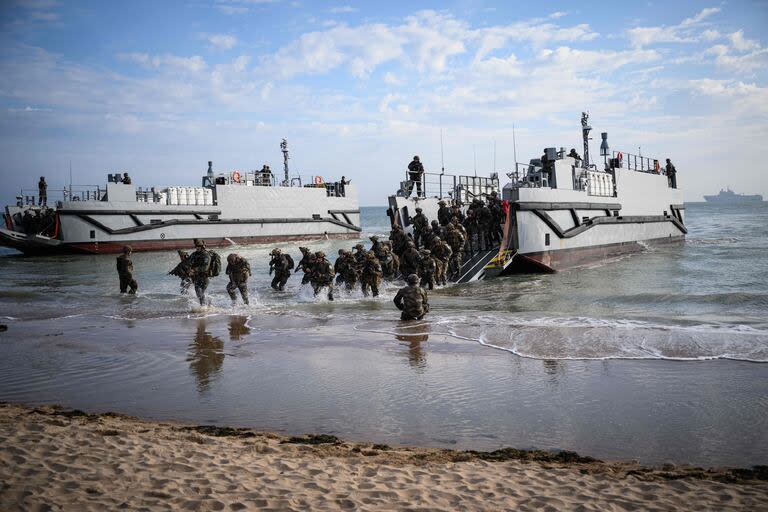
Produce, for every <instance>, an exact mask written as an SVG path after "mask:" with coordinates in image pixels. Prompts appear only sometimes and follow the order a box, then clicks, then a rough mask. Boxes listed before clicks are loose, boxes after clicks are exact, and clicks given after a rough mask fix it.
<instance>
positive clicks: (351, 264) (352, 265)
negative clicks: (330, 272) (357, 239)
mask: <svg viewBox="0 0 768 512" xmlns="http://www.w3.org/2000/svg"><path fill="white" fill-rule="evenodd" d="M343 258H344V260H343V264H342V278H343V281H344V282H345V283H346V285H347V290H351V289H352V288H354V287H355V285H356V284H357V281H358V279H360V270H359V269H358V268H357V260H356V259H355V257H354V256H353V255H352V252H351V251H344V256H343Z"/></svg>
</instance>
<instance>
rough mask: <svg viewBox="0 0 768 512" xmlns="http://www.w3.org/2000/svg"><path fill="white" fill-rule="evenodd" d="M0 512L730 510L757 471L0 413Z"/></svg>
mask: <svg viewBox="0 0 768 512" xmlns="http://www.w3.org/2000/svg"><path fill="white" fill-rule="evenodd" d="M0 446H1V447H2V448H0V461H1V462H2V463H1V464H0V481H1V482H2V486H1V487H0V509H2V510H111V509H118V508H122V509H129V510H136V509H142V510H170V509H173V510H245V509H259V510H337V509H350V510H457V509H465V510H503V509H507V510H511V509H517V510H570V509H579V510H630V509H638V508H639V509H644V510H683V509H685V510H737V509H749V510H757V509H765V508H768V481H766V479H768V470H767V469H766V468H765V467H762V468H759V467H758V468H757V469H754V470H729V469H719V470H702V469H699V468H692V467H682V466H664V467H659V468H648V467H642V466H640V465H638V464H635V463H605V462H600V461H596V460H594V459H591V458H589V457H583V456H579V455H577V454H574V453H571V452H527V451H518V450H512V449H507V450H502V451H497V452H459V451H452V450H443V449H433V448H414V447H389V446H384V445H371V444H359V443H349V442H344V441H343V440H339V439H337V438H335V437H333V436H304V437H301V438H288V437H285V436H280V435H277V434H273V433H265V432H257V431H253V430H249V429H234V428H228V427H210V426H192V425H182V424H173V423H158V422H150V421H143V420H140V419H136V418H132V417H128V416H123V415H119V414H113V413H104V414H87V413H84V412H82V411H77V410H71V409H63V408H58V407H39V408H30V407H25V406H20V405H10V404H2V405H0Z"/></svg>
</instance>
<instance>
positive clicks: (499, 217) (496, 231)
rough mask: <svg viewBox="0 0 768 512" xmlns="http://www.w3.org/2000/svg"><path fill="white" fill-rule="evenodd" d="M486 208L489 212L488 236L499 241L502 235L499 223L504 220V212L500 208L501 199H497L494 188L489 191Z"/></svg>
mask: <svg viewBox="0 0 768 512" xmlns="http://www.w3.org/2000/svg"><path fill="white" fill-rule="evenodd" d="M488 209H489V210H490V212H491V225H490V228H491V229H490V233H489V236H490V238H491V240H493V241H494V242H496V243H501V239H502V238H503V237H504V231H503V230H502V229H501V225H502V223H503V222H504V220H503V217H504V212H503V211H502V209H501V201H499V197H498V194H497V193H496V191H495V190H494V191H493V192H491V196H490V197H489V198H488Z"/></svg>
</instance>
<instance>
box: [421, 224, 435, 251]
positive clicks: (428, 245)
mask: <svg viewBox="0 0 768 512" xmlns="http://www.w3.org/2000/svg"><path fill="white" fill-rule="evenodd" d="M434 239H435V232H434V231H432V227H431V226H427V227H426V228H424V231H423V232H422V233H421V247H422V249H428V250H432V241H433V240H434Z"/></svg>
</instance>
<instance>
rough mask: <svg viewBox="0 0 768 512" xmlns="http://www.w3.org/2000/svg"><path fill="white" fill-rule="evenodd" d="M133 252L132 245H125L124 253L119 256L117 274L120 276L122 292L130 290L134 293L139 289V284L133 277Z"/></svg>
mask: <svg viewBox="0 0 768 512" xmlns="http://www.w3.org/2000/svg"><path fill="white" fill-rule="evenodd" d="M132 252H133V249H131V246H130V245H126V246H125V247H123V254H121V255H120V256H118V257H117V276H118V277H119V278H120V293H125V292H128V293H130V294H134V293H136V290H138V289H139V284H138V283H137V282H136V280H135V279H134V278H133V262H132V261H131V253H132ZM129 288H130V291H129Z"/></svg>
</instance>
